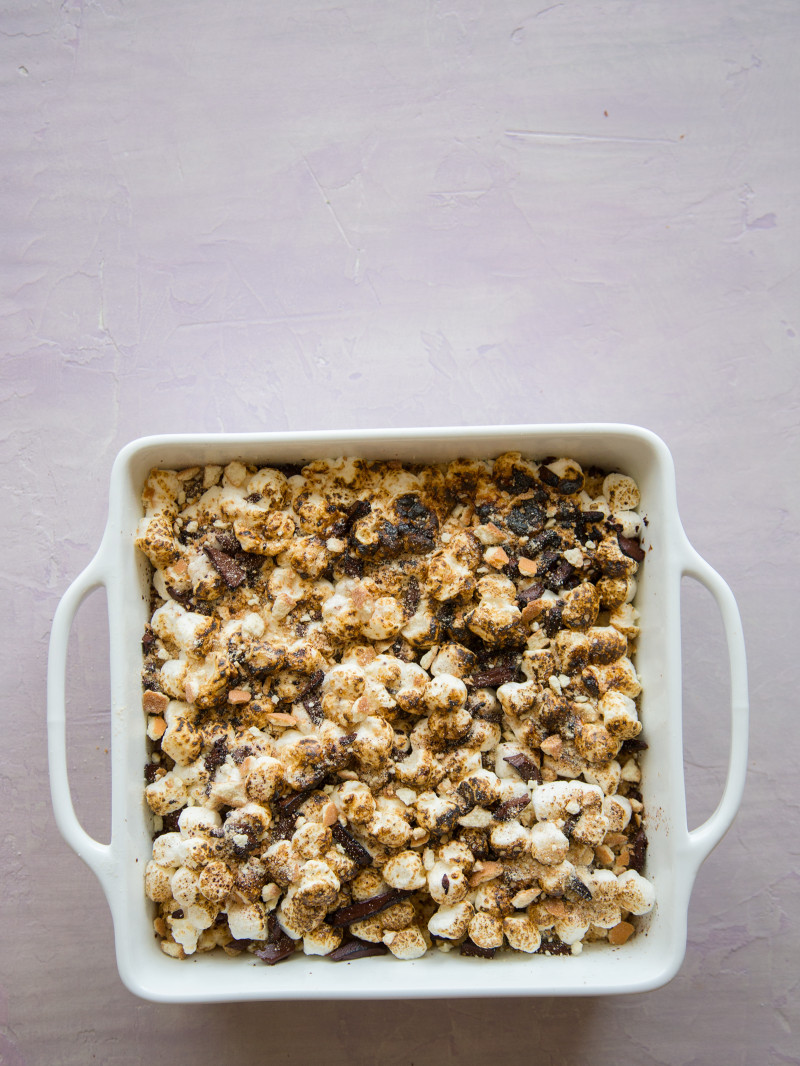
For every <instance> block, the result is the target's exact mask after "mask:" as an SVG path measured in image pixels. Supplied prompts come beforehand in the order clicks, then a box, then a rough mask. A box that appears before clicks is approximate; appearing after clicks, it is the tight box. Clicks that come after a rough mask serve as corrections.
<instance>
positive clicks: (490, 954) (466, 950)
mask: <svg viewBox="0 0 800 1066" xmlns="http://www.w3.org/2000/svg"><path fill="white" fill-rule="evenodd" d="M496 951H497V948H479V947H478V945H477V944H476V943H475V942H474V941H472V940H469V939H467V940H465V941H464V943H463V944H462V945H461V949H460V954H462V955H474V956H475V958H476V959H493V958H494V953H495V952H496Z"/></svg>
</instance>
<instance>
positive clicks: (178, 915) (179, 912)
mask: <svg viewBox="0 0 800 1066" xmlns="http://www.w3.org/2000/svg"><path fill="white" fill-rule="evenodd" d="M172 917H173V918H175V919H176V921H180V920H181V918H183V911H182V910H181V909H180V907H179V908H178V910H176V911H173V912H172Z"/></svg>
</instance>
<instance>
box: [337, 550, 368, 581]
mask: <svg viewBox="0 0 800 1066" xmlns="http://www.w3.org/2000/svg"><path fill="white" fill-rule="evenodd" d="M339 565H340V566H341V568H342V571H343V573H345V574H346V575H347V577H363V576H364V563H363V562H362V561H361V559H356V557H355V556H354V555H343V556H342V557H341V562H340V563H339Z"/></svg>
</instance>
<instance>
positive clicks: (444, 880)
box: [442, 874, 450, 895]
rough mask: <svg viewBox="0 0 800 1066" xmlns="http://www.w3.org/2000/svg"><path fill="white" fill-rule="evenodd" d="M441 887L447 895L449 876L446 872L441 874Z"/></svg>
mask: <svg viewBox="0 0 800 1066" xmlns="http://www.w3.org/2000/svg"><path fill="white" fill-rule="evenodd" d="M442 888H443V889H444V894H445V895H447V893H448V892H449V891H450V878H449V877H448V876H447V874H442Z"/></svg>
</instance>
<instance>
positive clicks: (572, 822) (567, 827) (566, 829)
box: [561, 814, 580, 840]
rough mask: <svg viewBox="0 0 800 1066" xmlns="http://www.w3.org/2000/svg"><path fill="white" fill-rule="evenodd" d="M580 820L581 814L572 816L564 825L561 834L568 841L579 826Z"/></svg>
mask: <svg viewBox="0 0 800 1066" xmlns="http://www.w3.org/2000/svg"><path fill="white" fill-rule="evenodd" d="M579 818H580V815H579V814H571V815H570V816H569V818H567V820H566V822H564V825H563V826H562V827H561V832H562V833H563V834H564V836H565V837H566V838H567V839H568V840H569V839H570V838H571V837H572V830H573V829H574V828H575V826H576V825H577V824H578V819H579Z"/></svg>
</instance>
